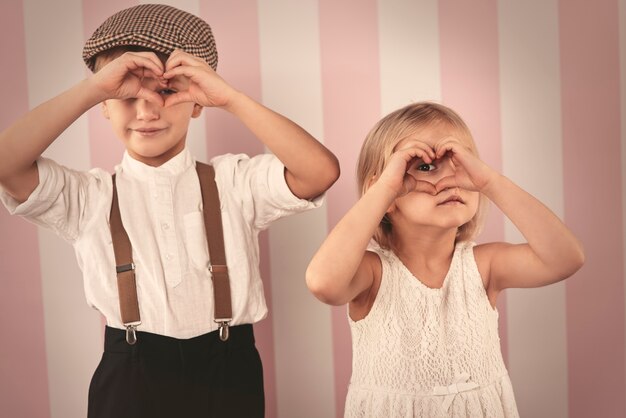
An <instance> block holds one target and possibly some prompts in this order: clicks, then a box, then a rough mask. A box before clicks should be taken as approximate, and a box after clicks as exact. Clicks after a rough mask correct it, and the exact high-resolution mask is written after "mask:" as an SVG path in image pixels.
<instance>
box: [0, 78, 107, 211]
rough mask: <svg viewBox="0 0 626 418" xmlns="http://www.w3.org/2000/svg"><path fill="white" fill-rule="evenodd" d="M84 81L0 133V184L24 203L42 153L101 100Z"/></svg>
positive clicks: (35, 179)
mask: <svg viewBox="0 0 626 418" xmlns="http://www.w3.org/2000/svg"><path fill="white" fill-rule="evenodd" d="M87 83H88V81H86V80H85V81H82V82H81V83H79V84H77V85H75V86H74V87H72V88H70V89H69V90H67V91H65V92H63V93H61V94H60V95H58V96H56V97H55V98H53V99H51V100H49V101H47V102H45V103H43V104H41V105H39V106H37V107H36V108H35V109H33V110H32V111H30V112H28V113H27V114H26V115H24V116H23V117H22V118H20V119H19V120H17V121H16V122H15V123H14V124H13V125H12V126H10V127H9V128H8V129H6V130H5V131H3V132H2V133H0V184H1V185H2V187H3V188H4V189H5V190H6V191H7V192H8V193H9V195H11V197H13V198H14V199H15V200H17V201H18V202H24V201H25V200H26V199H27V198H28V196H29V195H30V194H31V193H32V191H33V190H35V188H36V187H37V185H38V184H39V176H38V170H37V164H36V163H35V161H36V160H37V158H39V156H40V155H41V154H42V153H43V152H44V151H45V150H46V148H48V146H50V144H52V142H54V140H55V139H56V138H57V137H58V136H59V135H61V133H62V132H63V131H64V130H65V129H67V127H69V126H70V125H71V124H72V123H73V122H74V121H75V120H76V119H78V117H80V115H82V114H83V113H84V112H85V111H87V110H88V109H89V108H90V107H91V106H93V105H95V104H96V103H98V100H97V98H95V97H93V94H90V93H91V92H90V90H89V88H88V87H87V86H86V84H87Z"/></svg>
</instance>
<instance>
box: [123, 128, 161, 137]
mask: <svg viewBox="0 0 626 418" xmlns="http://www.w3.org/2000/svg"><path fill="white" fill-rule="evenodd" d="M131 130H132V131H133V132H136V133H137V134H139V135H141V136H155V135H158V134H159V133H161V132H163V131H164V130H165V128H136V129H131Z"/></svg>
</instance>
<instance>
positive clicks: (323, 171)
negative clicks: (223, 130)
mask: <svg viewBox="0 0 626 418" xmlns="http://www.w3.org/2000/svg"><path fill="white" fill-rule="evenodd" d="M176 75H184V76H186V77H188V78H189V79H190V80H191V82H192V83H191V85H190V88H189V91H187V92H179V93H177V94H173V95H172V96H170V97H168V98H167V100H166V102H165V105H166V106H170V105H172V104H176V103H179V102H182V101H192V102H194V103H198V104H200V105H202V106H207V107H221V108H223V109H225V110H226V111H228V112H230V113H232V114H233V115H235V116H236V117H237V118H238V119H239V120H240V121H241V122H242V123H243V124H244V125H246V127H247V128H248V129H250V131H252V133H253V134H254V135H255V136H256V137H257V138H258V139H259V140H260V141H261V142H262V143H263V144H265V146H267V148H269V149H270V150H271V151H272V152H273V153H274V155H276V157H278V159H279V160H280V161H281V162H282V163H283V164H284V165H285V167H286V172H285V179H286V181H287V184H288V185H289V188H290V189H291V191H292V192H293V193H294V194H295V195H296V196H298V197H300V198H302V199H312V198H314V197H317V196H319V195H320V194H322V193H323V192H325V191H326V190H327V189H328V188H329V187H330V186H331V185H332V184H333V183H334V182H335V181H336V180H337V178H339V162H338V161H337V158H336V157H335V156H334V155H333V154H332V153H331V152H330V151H329V150H328V149H327V148H326V147H324V146H323V145H322V144H321V143H320V142H318V141H317V140H316V139H315V138H313V137H312V136H311V135H309V134H308V133H307V132H306V131H305V130H304V129H302V128H301V127H300V126H298V125H297V124H295V123H294V122H292V121H291V120H289V119H287V118H286V117H284V116H282V115H280V114H278V113H276V112H274V111H272V110H270V109H268V108H266V107H265V106H263V105H261V104H260V103H257V102H256V101H254V100H252V99H251V98H250V97H248V96H246V95H245V94H243V93H241V92H239V91H237V90H235V89H233V88H232V87H231V86H229V85H228V84H227V83H226V82H225V81H224V80H223V79H222V78H221V77H220V76H219V75H218V74H217V73H216V72H215V71H213V69H212V68H211V67H209V65H208V64H207V63H206V62H205V61H204V60H202V59H200V58H197V57H194V56H192V55H189V54H187V53H185V52H183V51H180V50H176V51H174V52H173V53H172V55H171V56H170V58H169V59H168V61H167V63H166V73H165V77H166V78H172V77H175V76H176Z"/></svg>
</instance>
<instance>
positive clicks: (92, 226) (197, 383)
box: [0, 5, 339, 418]
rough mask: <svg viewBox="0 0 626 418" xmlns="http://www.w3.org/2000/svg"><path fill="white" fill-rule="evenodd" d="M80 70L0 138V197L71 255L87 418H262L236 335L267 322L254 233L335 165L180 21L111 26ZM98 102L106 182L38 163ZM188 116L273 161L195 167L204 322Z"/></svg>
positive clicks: (306, 202)
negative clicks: (239, 125)
mask: <svg viewBox="0 0 626 418" xmlns="http://www.w3.org/2000/svg"><path fill="white" fill-rule="evenodd" d="M83 58H84V60H85V62H86V64H87V65H88V66H89V68H90V69H92V70H93V71H94V72H95V73H94V75H93V76H91V77H90V78H88V79H86V80H83V81H81V82H80V83H78V84H77V85H75V86H74V87H72V88H70V89H69V90H67V91H65V92H63V93H61V94H60V95H58V96H56V97H54V98H53V99H51V100H50V101H48V102H46V103H43V104H42V105H40V106H39V107H37V108H35V109H33V110H32V111H30V112H29V113H27V114H26V115H25V116H24V117H22V118H21V119H20V120H18V121H17V122H15V123H14V124H13V125H12V126H10V127H9V128H8V129H6V130H5V131H4V132H2V133H0V186H2V189H0V192H1V193H0V199H1V200H2V202H3V203H4V204H5V206H7V208H8V209H9V211H10V212H11V213H14V214H19V215H21V216H24V217H25V218H27V219H29V220H31V221H33V222H35V223H37V224H39V225H42V226H45V227H48V228H51V229H52V230H53V231H55V232H56V233H57V234H59V235H60V236H61V237H63V238H64V239H66V240H68V241H69V242H71V243H72V244H73V246H74V248H75V250H76V254H77V258H78V261H79V264H80V266H81V269H82V271H83V275H84V280H85V289H86V296H87V300H88V303H89V304H90V305H92V306H93V307H94V308H95V309H97V310H98V311H100V312H101V313H102V314H103V315H104V317H105V318H106V320H107V327H106V330H105V352H104V354H103V358H102V361H101V363H100V365H99V366H98V368H97V370H96V372H95V373H94V376H93V378H92V382H91V386H90V390H89V413H88V414H89V417H90V418H97V417H116V418H118V417H133V418H136V417H148V416H149V417H200V416H202V417H207V416H215V417H231V416H232V417H257V416H263V414H264V399H263V376H262V366H261V363H260V358H259V355H258V352H257V351H256V348H255V346H254V336H253V331H252V325H251V324H253V323H255V322H258V321H259V320H261V319H263V318H264V317H265V316H266V314H267V307H266V305H265V300H264V296H263V287H262V283H261V280H260V276H259V268H258V242H257V240H256V238H257V234H258V232H259V231H260V230H261V229H264V228H266V227H267V226H269V224H270V223H271V222H272V221H274V220H276V219H277V218H279V217H281V216H286V215H289V214H293V213H296V212H299V211H302V210H306V209H309V208H314V207H318V206H319V205H320V203H321V199H320V198H319V196H321V195H322V194H323V193H324V192H325V191H326V190H327V189H328V188H329V187H330V186H331V185H332V184H333V182H334V181H335V180H336V179H337V177H338V176H339V166H338V163H337V160H336V158H335V157H334V156H333V155H332V154H331V153H330V152H329V151H328V150H327V149H326V148H324V147H323V146H322V145H321V144H320V143H319V142H317V141H316V140H315V139H314V138H312V137H311V136H310V135H309V134H308V133H306V132H305V131H304V130H302V129H301V128H300V127H298V126H297V125H296V124H294V123H293V122H291V121H289V120H288V119H286V118H284V117H282V116H280V115H278V114H276V113H274V112H272V111H271V110H269V109H267V108H265V107H263V106H262V105H260V104H258V103H256V102H254V101H253V100H252V99H250V98H249V97H247V96H245V95H244V94H243V93H241V92H238V91H236V90H234V89H233V88H232V87H231V86H229V85H228V84H227V83H226V82H225V81H224V80H223V79H222V78H220V77H219V76H218V75H217V74H216V73H215V71H214V70H215V68H216V65H217V52H216V50H215V43H214V40H213V36H212V34H211V29H210V27H209V26H208V24H206V22H204V21H203V20H201V19H199V18H198V17H196V16H193V15H191V14H189V13H186V12H183V11H180V10H178V9H175V8H173V7H169V6H164V5H140V6H135V7H132V8H130V9H126V10H123V11H121V12H118V13H116V14H115V15H113V16H111V17H110V18H109V19H107V20H106V21H105V22H104V23H103V24H102V25H101V26H100V27H99V28H98V29H97V30H96V31H95V32H94V34H93V35H92V37H91V39H89V40H88V41H87V43H86V44H85V48H84V51H83ZM98 103H102V109H103V112H104V115H105V117H106V118H107V119H108V120H109V121H110V122H111V125H112V128H113V131H114V132H115V134H116V135H117V136H118V138H119V139H120V140H121V141H122V142H123V143H124V145H125V148H126V152H125V154H124V157H123V160H122V162H121V164H120V165H119V166H117V167H116V170H115V171H116V174H115V178H114V179H112V178H111V176H110V175H109V174H108V173H106V172H105V171H103V170H100V169H93V170H90V171H89V172H77V171H74V170H70V169H68V168H65V167H62V166H60V165H58V164H56V163H55V162H53V161H51V160H48V159H45V158H42V157H41V154H42V153H43V152H44V150H45V149H46V148H47V147H48V146H49V145H50V144H51V143H52V142H53V141H54V140H55V139H56V138H57V137H58V136H59V135H60V134H61V133H62V132H63V131H64V130H65V129H66V128H67V127H68V126H70V125H71V124H72V123H73V122H74V121H75V120H76V119H77V118H78V117H79V116H80V115H82V114H83V113H84V112H85V111H87V110H88V109H89V108H91V107H92V106H94V105H96V104H98ZM203 107H220V108H222V109H224V110H226V111H228V112H231V113H232V114H234V115H235V116H236V117H238V118H239V119H240V120H241V121H242V122H243V123H244V124H245V125H246V126H247V127H248V128H249V129H250V130H251V131H252V132H253V133H254V134H255V135H256V136H257V137H258V139H259V140H260V141H261V142H263V144H264V145H265V146H267V147H268V148H269V149H270V150H271V151H272V152H273V153H274V155H275V156H274V155H269V154H266V155H260V156H256V157H254V158H248V157H247V156H245V155H230V154H229V155H223V156H218V157H215V158H213V159H212V161H211V165H212V167H213V168H214V171H215V183H216V184H217V190H218V193H217V195H218V196H219V201H220V203H219V205H220V206H219V207H220V210H219V212H221V213H220V214H219V215H220V216H218V218H219V219H221V221H222V223H223V235H224V237H223V245H224V249H223V250H224V251H225V253H226V265H227V271H228V275H229V277H230V284H229V286H230V299H229V300H228V302H227V303H228V304H230V303H232V315H230V317H228V318H218V317H221V316H222V315H217V312H215V313H214V308H215V307H216V306H215V305H218V303H217V302H214V289H213V284H212V278H214V277H213V273H214V274H215V277H218V275H219V272H218V271H217V270H216V269H213V268H212V264H211V263H212V262H213V261H215V260H213V259H214V257H215V256H216V255H217V252H216V253H215V254H214V253H213V247H211V246H210V245H211V238H212V237H206V234H205V229H204V226H203V223H205V224H206V223H208V222H205V221H204V220H203V219H207V218H203V216H204V215H203V211H204V212H207V209H208V208H207V205H206V204H205V201H204V200H203V197H205V189H204V186H201V184H202V183H201V182H199V177H198V174H197V173H196V167H195V161H194V160H193V158H192V157H191V155H190V153H189V151H188V150H187V149H186V147H185V141H186V134H187V127H188V124H189V121H190V119H191V118H192V117H198V116H199V115H200V113H201V112H202V108H203ZM203 180H204V181H206V180H207V179H205V178H204V176H203ZM208 180H209V182H210V181H211V179H210V178H209V179H208ZM201 187H203V188H202V192H201ZM114 209H115V210H114ZM116 210H118V213H119V214H120V215H121V216H117V217H115V216H114V213H115V212H116ZM214 214H215V213H213V215H214ZM209 215H211V214H209ZM118 218H121V226H122V228H123V230H124V231H125V232H126V234H127V236H128V239H129V243H128V247H132V250H130V251H129V255H131V254H132V256H131V257H132V262H129V263H121V262H120V258H119V253H123V251H121V250H120V248H121V247H123V246H124V245H121V246H120V240H118V238H117V236H118V235H117V232H116V231H117V229H116V227H115V225H117V222H116V221H115V219H118ZM112 234H113V237H112ZM211 235H212V234H211ZM215 235H216V236H218V235H219V231H218V233H217V234H215ZM207 238H209V247H210V248H211V250H210V251H208V250H207ZM122 244H123V242H122ZM213 264H216V263H213ZM207 267H208V268H207ZM216 267H217V266H216ZM209 269H211V271H209ZM224 270H225V269H224ZM129 272H131V273H132V277H133V280H134V278H136V287H135V286H133V287H132V291H131V294H132V292H136V299H135V300H134V303H135V304H136V305H137V306H135V307H134V308H135V309H136V308H138V309H136V310H138V314H140V319H139V318H134V319H133V320H132V321H130V322H129V321H128V320H127V319H125V318H124V316H126V315H125V313H124V310H125V309H126V310H128V309H129V308H128V307H127V306H128V305H126V302H127V301H126V296H122V298H123V299H124V301H120V297H119V295H122V288H121V287H125V286H126V285H124V286H120V289H119V292H120V293H119V294H118V280H122V279H120V277H126V276H124V275H125V274H129ZM220 277H221V276H220ZM124 280H125V279H124ZM120 283H122V282H120ZM123 283H129V282H126V281H124V282H123ZM135 289H136V290H135ZM127 290H128V289H127ZM215 292H216V293H218V290H215ZM219 293H220V295H221V294H222V293H221V291H219ZM124 295H127V293H124ZM131 299H132V298H131ZM216 299H218V298H217V295H216ZM131 307H132V300H131ZM130 310H134V309H133V308H130ZM231 318H232V319H231ZM218 319H219V320H220V323H219V324H218V323H216V322H215V321H216V320H218ZM221 320H224V321H221ZM218 328H219V329H218Z"/></svg>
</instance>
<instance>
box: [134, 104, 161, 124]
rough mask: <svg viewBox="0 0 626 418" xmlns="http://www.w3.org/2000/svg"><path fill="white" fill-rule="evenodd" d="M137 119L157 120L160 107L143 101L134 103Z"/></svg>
mask: <svg viewBox="0 0 626 418" xmlns="http://www.w3.org/2000/svg"><path fill="white" fill-rule="evenodd" d="M135 110H136V112H137V119H138V120H143V121H150V120H157V119H159V117H160V115H161V106H159V105H158V104H156V103H153V102H149V101H147V100H145V99H137V100H136V101H135Z"/></svg>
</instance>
